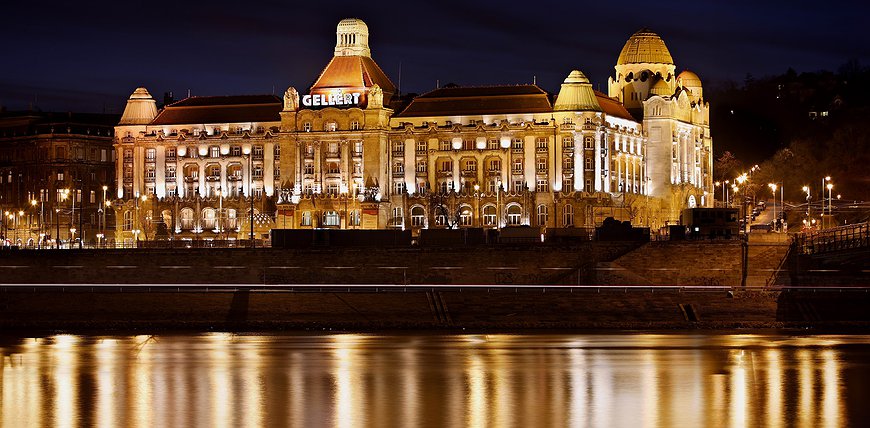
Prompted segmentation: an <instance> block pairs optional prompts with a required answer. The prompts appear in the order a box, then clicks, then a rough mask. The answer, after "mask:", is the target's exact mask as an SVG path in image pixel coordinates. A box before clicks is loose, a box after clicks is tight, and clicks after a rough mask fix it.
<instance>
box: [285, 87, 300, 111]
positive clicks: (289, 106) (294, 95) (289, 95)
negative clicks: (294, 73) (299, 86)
mask: <svg viewBox="0 0 870 428" xmlns="http://www.w3.org/2000/svg"><path fill="white" fill-rule="evenodd" d="M296 110H299V92H296V88H294V87H292V86H291V87H289V88H287V91H285V92H284V111H296Z"/></svg>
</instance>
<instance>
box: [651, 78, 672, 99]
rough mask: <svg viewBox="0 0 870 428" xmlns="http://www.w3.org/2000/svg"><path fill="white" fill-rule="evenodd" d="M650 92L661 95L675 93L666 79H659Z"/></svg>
mask: <svg viewBox="0 0 870 428" xmlns="http://www.w3.org/2000/svg"><path fill="white" fill-rule="evenodd" d="M649 93H650V94H652V95H659V96H663V97H664V96H670V95H673V94H674V92H673V91H671V86H670V85H668V82H665V81H664V79H658V80H657V81H656V83H655V84H653V85H652V87H651V88H650V89H649Z"/></svg>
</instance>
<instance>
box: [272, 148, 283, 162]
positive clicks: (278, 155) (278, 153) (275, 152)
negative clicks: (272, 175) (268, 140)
mask: <svg viewBox="0 0 870 428" xmlns="http://www.w3.org/2000/svg"><path fill="white" fill-rule="evenodd" d="M272 155H273V156H274V157H275V160H279V159H281V146H280V145H279V144H275V148H274V149H272Z"/></svg>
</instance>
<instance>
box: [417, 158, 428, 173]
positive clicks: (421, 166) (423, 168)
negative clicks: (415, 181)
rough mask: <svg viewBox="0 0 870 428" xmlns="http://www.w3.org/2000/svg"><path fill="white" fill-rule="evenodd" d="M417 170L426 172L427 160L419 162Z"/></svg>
mask: <svg viewBox="0 0 870 428" xmlns="http://www.w3.org/2000/svg"><path fill="white" fill-rule="evenodd" d="M417 172H418V173H425V172H426V161H420V162H417Z"/></svg>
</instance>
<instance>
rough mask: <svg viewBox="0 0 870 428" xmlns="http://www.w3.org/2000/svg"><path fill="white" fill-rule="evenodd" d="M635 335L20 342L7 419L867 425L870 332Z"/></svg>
mask: <svg viewBox="0 0 870 428" xmlns="http://www.w3.org/2000/svg"><path fill="white" fill-rule="evenodd" d="M633 337H634V336H632V335H621V336H620V335H601V336H594V335H591V336H583V338H582V339H580V340H577V339H576V338H574V337H571V336H558V335H553V336H542V335H529V336H502V335H491V336H470V337H466V336H449V335H445V336H439V335H433V336H420V337H419V338H416V337H412V338H409V337H408V336H382V335H372V336H363V335H334V336H332V335H331V336H316V335H312V336H291V335H288V336H280V335H277V336H266V337H260V336H244V335H242V336H239V335H230V334H209V335H195V336H183V335H179V336H167V337H154V336H137V337H87V336H84V337H79V336H70V335H57V336H51V337H48V338H46V339H42V340H32V339H21V340H20V342H18V343H12V344H5V345H0V355H3V359H2V363H3V366H2V370H0V399H2V403H0V412H2V413H0V426H4V427H5V426H10V427H30V426H100V427H110V426H130V427H152V426H208V427H221V426H224V427H235V426H264V425H270V426H273V425H274V426H297V427H308V426H353V427H366V426H445V427H452V426H471V427H475V426H476V427H482V426H486V427H489V426H499V427H501V426H632V427H634V426H729V427H739V426H752V427H754V426H767V427H773V428H777V427H786V426H805V427H838V426H862V425H866V424H865V423H864V422H866V420H864V421H862V420H857V421H855V420H849V418H850V417H851V416H852V415H853V414H855V411H854V409H850V408H849V407H848V406H849V405H850V403H859V402H862V399H863V398H866V397H861V396H857V397H855V396H851V397H850V396H848V394H850V393H854V391H855V390H856V389H855V388H852V387H851V386H849V387H848V388H847V384H848V383H849V382H856V381H857V382H860V381H862V379H860V378H861V376H855V373H857V374H862V373H866V371H864V372H861V371H856V370H861V367H862V366H861V364H863V362H864V360H863V358H864V356H865V355H866V354H867V351H868V350H870V340H868V338H864V337H844V338H840V339H836V340H833V339H831V338H830V337H826V336H819V337H818V340H815V341H814V340H813V338H812V337H800V338H793V337H790V336H783V337H781V338H775V339H773V340H771V339H770V337H769V336H768V337H764V336H753V335H742V336H741V337H739V338H736V339H735V338H733V337H729V336H727V335H710V336H689V335H679V334H673V335H659V336H658V337H654V338H653V337H650V336H648V335H647V336H641V337H640V343H635V342H634V341H633ZM13 342H14V341H13ZM771 343H774V344H773V345H771ZM829 343H833V344H832V345H830V346H829V345H827V344H829ZM848 344H852V345H853V346H843V345H848ZM856 349H857V350H858V351H856ZM850 361H851V362H855V361H858V362H859V363H860V364H858V365H856V364H850ZM846 367H849V368H850V370H852V371H850V377H851V378H847V377H845V375H844V373H845V372H844V370H845V368H846ZM858 389H859V390H860V388H858Z"/></svg>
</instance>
